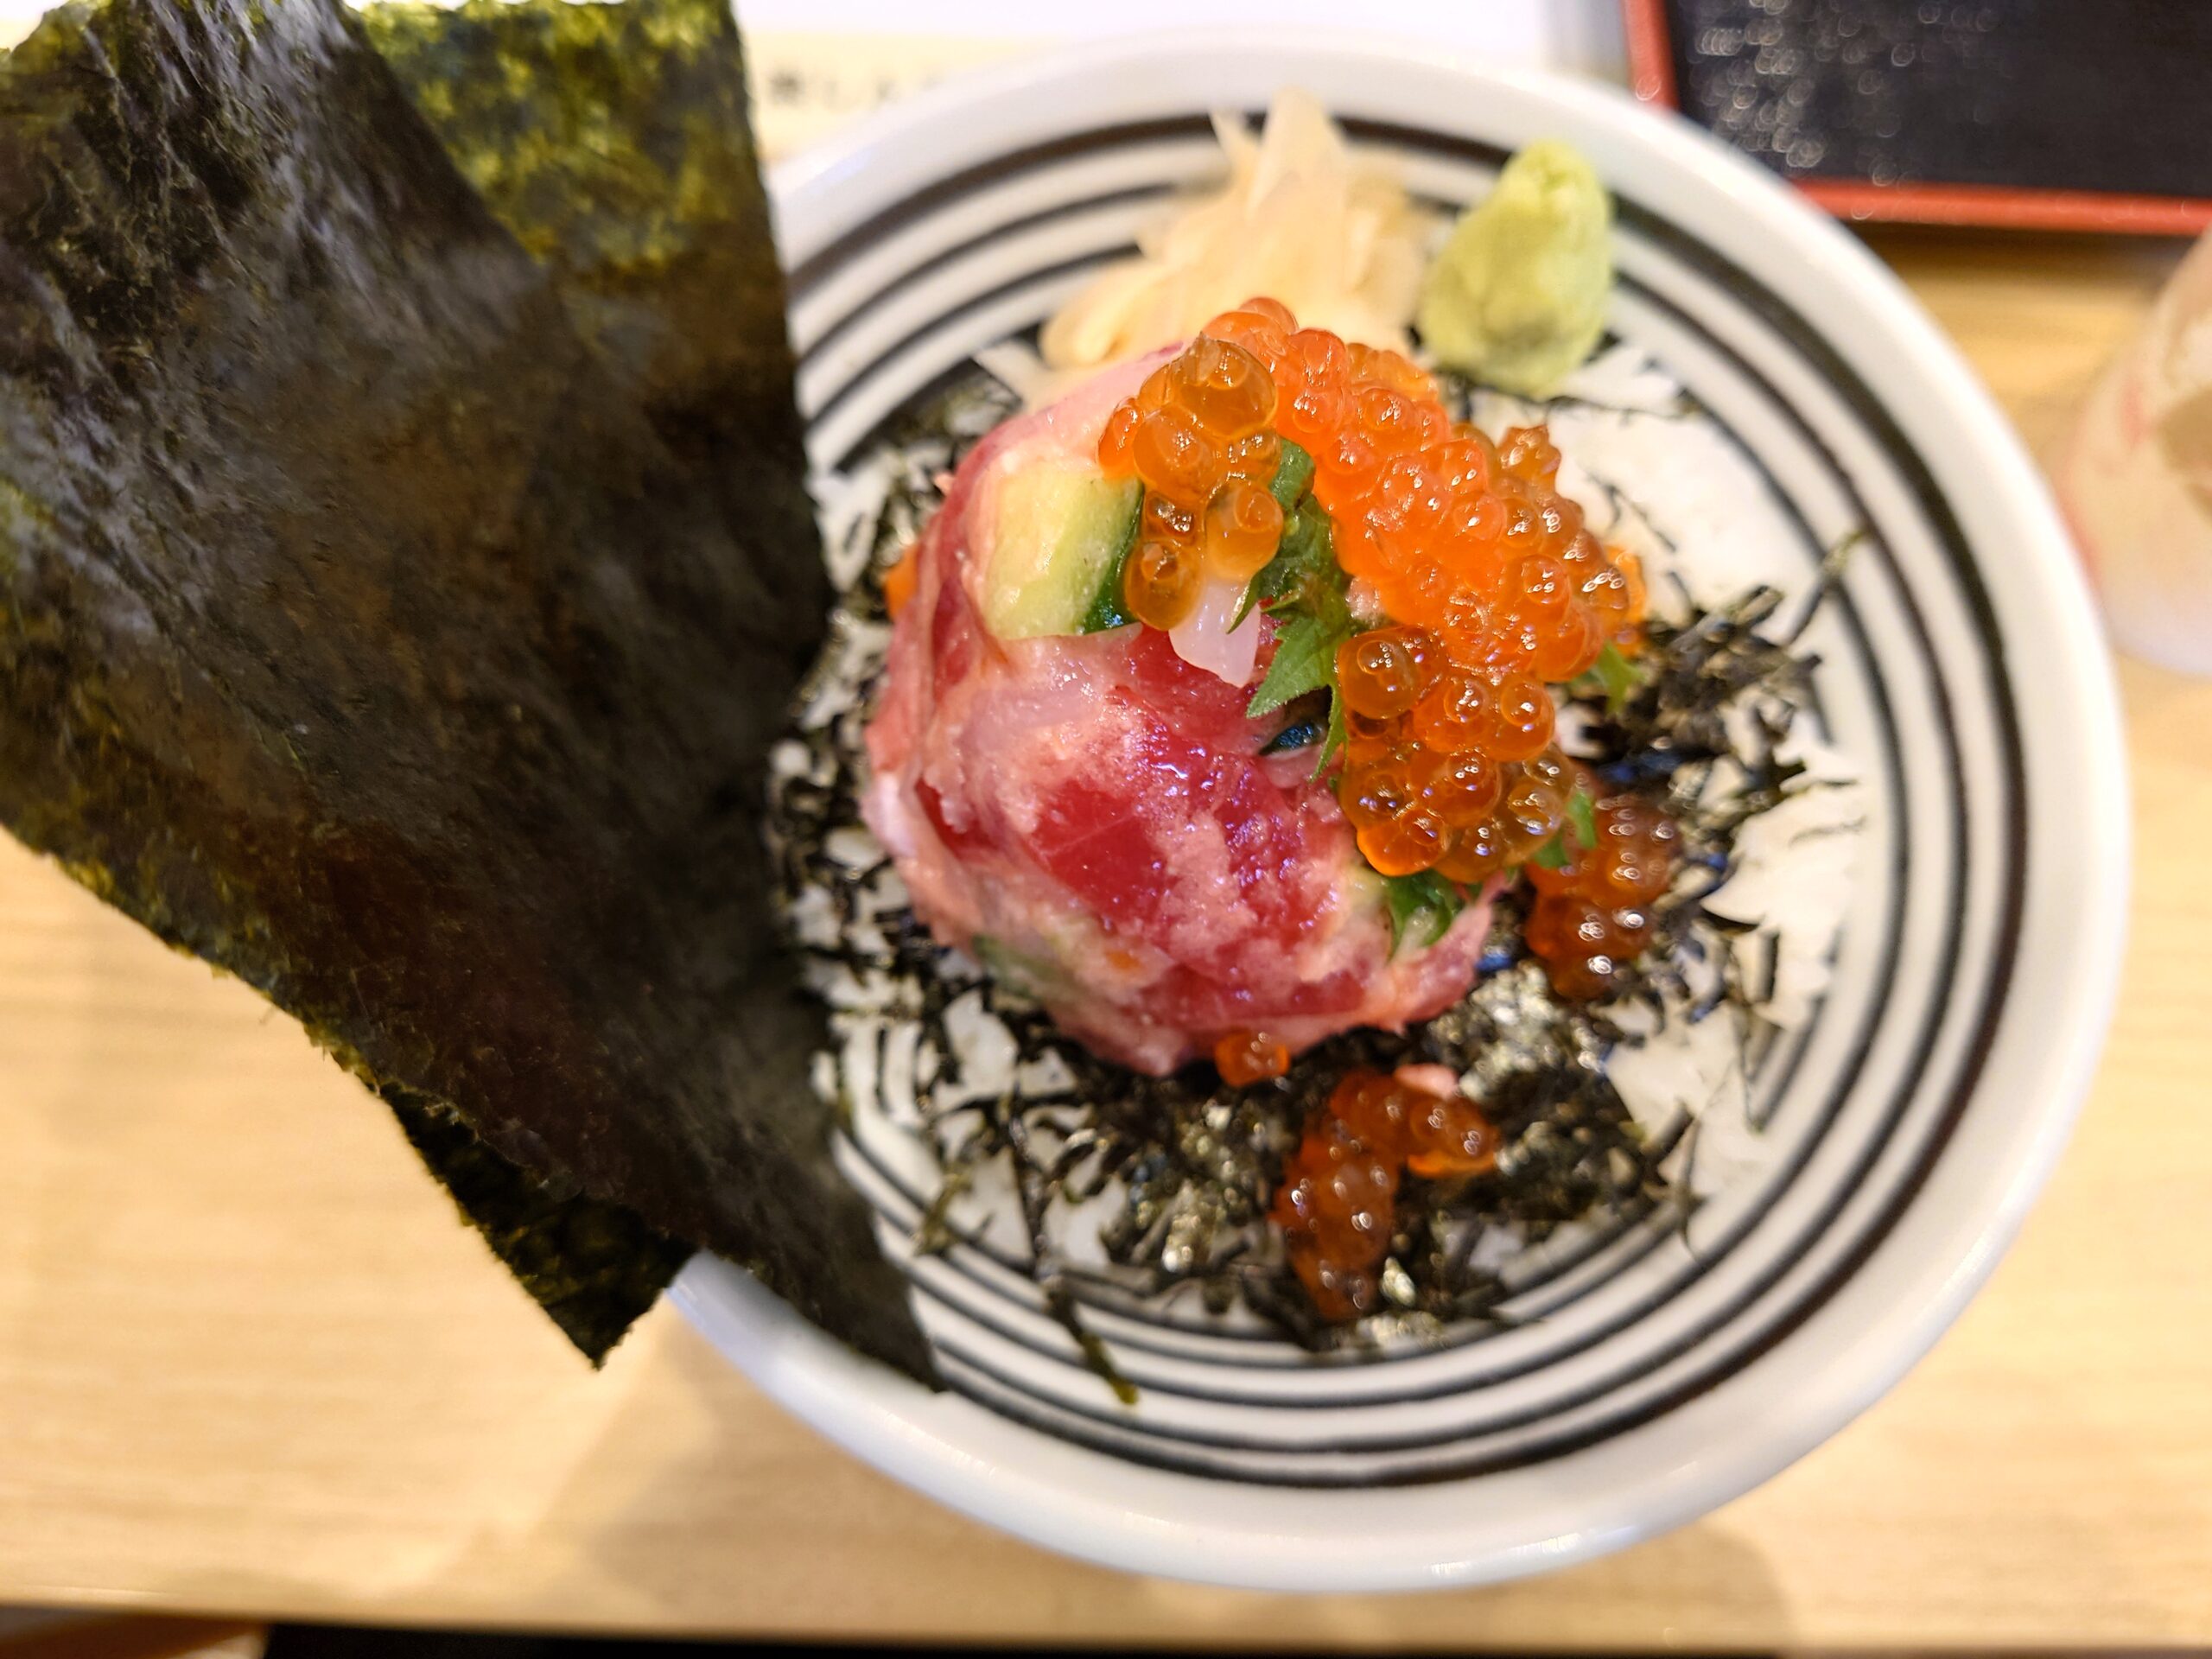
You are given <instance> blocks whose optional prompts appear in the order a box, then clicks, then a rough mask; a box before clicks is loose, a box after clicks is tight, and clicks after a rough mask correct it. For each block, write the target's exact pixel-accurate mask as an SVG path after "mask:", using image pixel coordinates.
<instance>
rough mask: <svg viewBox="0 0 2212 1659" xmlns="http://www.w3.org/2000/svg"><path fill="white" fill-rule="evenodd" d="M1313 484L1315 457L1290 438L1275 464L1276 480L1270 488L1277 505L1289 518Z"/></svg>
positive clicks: (1283, 445)
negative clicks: (1291, 511) (1292, 510)
mask: <svg viewBox="0 0 2212 1659" xmlns="http://www.w3.org/2000/svg"><path fill="white" fill-rule="evenodd" d="M1312 486H1313V456H1312V455H1310V454H1307V453H1306V449H1305V447H1304V446H1303V445H1301V444H1297V443H1294V442H1291V441H1290V440H1289V439H1288V438H1285V439H1284V440H1283V441H1282V455H1281V459H1279V460H1278V461H1276V462H1275V475H1274V480H1273V481H1272V482H1271V483H1270V484H1269V485H1268V490H1269V492H1270V493H1272V494H1273V495H1274V499H1275V505H1277V506H1279V507H1281V509H1282V510H1283V512H1284V514H1285V515H1286V516H1287V515H1288V514H1289V512H1290V510H1291V509H1292V508H1293V507H1294V506H1296V505H1298V504H1299V502H1300V500H1302V499H1304V498H1305V495H1306V491H1307V490H1308V489H1310V488H1311V487H1312Z"/></svg>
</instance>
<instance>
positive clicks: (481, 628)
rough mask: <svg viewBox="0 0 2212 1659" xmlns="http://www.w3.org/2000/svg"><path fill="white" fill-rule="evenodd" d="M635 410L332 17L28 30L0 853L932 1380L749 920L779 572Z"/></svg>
mask: <svg viewBox="0 0 2212 1659" xmlns="http://www.w3.org/2000/svg"><path fill="white" fill-rule="evenodd" d="M744 321H745V323H746V326H747V327H753V328H756V329H760V330H768V329H772V330H774V331H775V333H776V334H777V336H778V337H780V331H781V328H782V318H781V315H780V313H779V314H777V315H774V316H772V317H768V316H754V317H751V318H749V319H746V320H744ZM627 385H630V382H629V381H628V380H627V379H626V377H625V375H624V374H623V372H620V371H618V370H613V369H610V368H609V366H608V365H607V363H606V361H605V360H604V359H602V358H601V355H600V354H599V353H597V352H595V351H594V349H593V347H592V346H588V345H587V344H586V343H585V341H584V340H582V339H581V338H580V337H579V336H578V334H577V333H576V331H575V327H573V326H572V323H571V321H570V316H569V310H568V308H566V306H565V305H564V302H563V297H562V296H561V295H560V293H559V292H558V291H557V290H556V288H555V287H554V286H553V284H552V283H551V282H550V279H549V277H548V276H547V274H546V272H545V271H544V270H543V269H541V268H540V267H539V266H538V265H537V264H535V263H533V261H532V260H531V258H530V257H529V256H528V255H527V254H525V253H524V251H523V250H522V248H521V247H520V246H519V245H518V244H517V242H516V241H515V240H514V238H512V236H511V235H510V234H509V233H508V232H506V231H505V229H503V228H502V227H501V226H499V223H498V222H497V221H496V220H495V219H493V216H492V214H491V213H490V212H489V211H488V210H487V209H486V207H485V205H484V203H483V201H482V200H480V198H479V197H478V195H477V194H476V193H475V192H474V190H472V189H471V188H470V187H469V186H468V184H467V182H466V181H465V180H464V179H463V178H462V177H461V175H460V174H459V173H458V172H457V171H456V170H455V169H454V166H453V164H452V162H450V161H449V160H448V157H447V156H446V155H445V153H444V151H443V150H442V149H441V148H440V145H439V143H438V141H437V139H436V137H435V136H434V135H433V134H432V133H431V131H430V130H429V128H428V127H426V126H425V125H424V124H423V122H422V121H421V119H420V118H418V117H417V116H416V114H415V112H414V111H413V110H412V109H411V108H410V105H409V104H408V101H407V99H406V97H405V95H404V93H403V92H402V91H401V89H400V86H398V84H397V81H396V80H395V79H393V77H392V75H391V72H390V71H389V70H388V69H387V68H386V67H385V64H384V63H383V62H382V60H380V59H378V57H377V56H376V54H374V52H373V51H372V50H371V49H370V48H369V47H368V45H367V44H366V42H365V38H364V36H363V35H362V34H361V32H360V26H359V24H358V23H357V22H353V21H352V20H351V19H350V18H348V17H347V16H346V14H345V13H343V12H342V11H341V10H340V9H339V8H338V7H337V6H336V5H335V4H334V3H332V0H258V3H249V0H109V3H107V4H105V5H103V6H101V7H99V8H98V9H96V10H85V11H76V12H70V13H57V14H54V15H53V16H49V18H48V20H47V22H45V23H44V24H42V25H41V29H39V30H38V32H37V33H35V35H33V36H32V38H31V39H30V41H28V42H26V43H25V45H24V46H22V48H18V49H17V51H16V53H15V54H12V55H11V56H10V57H9V58H7V59H6V60H0V823H5V824H6V825H7V826H8V827H9V828H10V829H12V830H14V831H15V833H16V834H17V835H18V836H21V837H22V839H23V840H24V841H26V842H29V844H31V845H32V846H34V847H35V848H38V849H42V850H44V851H47V852H49V853H52V854H54V855H56V856H57V857H59V858H60V859H61V860H63V861H64V862H65V863H66V865H67V868H69V869H70V870H71V872H72V873H73V874H75V875H76V876H77V877H78V878H79V880H82V881H84V882H85V883H86V885H87V886H88V887H92V889H93V890H94V891H96V892H98V893H99V894H100V895H101V896H102V897H104V898H105V899H108V900H109V901H110V902H111V903H114V904H116V905H118V906H120V907H121V908H123V909H124V910H125V911H127V912H129V913H130V914H131V915H133V916H135V917H136V918H138V919H139V920H140V921H141V922H143V923H144V924H145V925H147V926H148V927H149V928H151V929H152V930H153V931H156V933H158V934H159V935H161V936H162V938H165V939H167V940H168V941H169V942H170V943H172V944H176V945H179V946H181V947H182V948H184V949H186V950H191V951H193V952H194V953H195V954H197V955H200V956H201V957H205V958H207V960H209V961H211V962H213V963H217V964H219V965H220V966H222V967H224V968H226V969H229V970H230V971H232V972H233V973H235V974H237V975H238V976H240V977H241V978H243V979H245V980H247V981H248V982H251V983H252V984H253V985H254V986H256V987H257V988H259V989H260V990H262V991H263V992H264V994H266V995H269V996H270V998H271V999H272V1000H273V1001H276V1002H277V1004H278V1005H279V1006H281V1007H284V1008H286V1009H287V1010H289V1012H291V1013H292V1014H296V1015H297V1016H298V1017H299V1018H300V1019H301V1020H302V1021H303V1023H305V1024H306V1026H307V1027H308V1029H309V1031H310V1032H311V1033H314V1034H315V1036H316V1037H317V1038H318V1039H320V1040H321V1041H322V1042H324V1043H325V1044H326V1045H327V1046H329V1047H330V1048H331V1049H332V1050H333V1052H335V1053H337V1054H339V1055H340V1056H341V1057H342V1058H344V1059H345V1060H346V1063H347V1064H348V1065H352V1066H353V1068H354V1069H355V1070H356V1071H359V1073H360V1074H361V1075H362V1076H363V1077H364V1078H365V1080H366V1081H369V1082H371V1083H372V1084H373V1085H374V1086H376V1087H378V1089H379V1090H381V1091H382V1092H384V1093H385V1095H386V1096H387V1097H388V1098H397V1099H399V1100H401V1101H403V1102H408V1103H411V1102H421V1103H427V1104H430V1105H432V1106H435V1107H436V1108H440V1109H450V1110H453V1111H454V1112H457V1113H458V1115H459V1116H460V1117H461V1119H463V1120H464V1121H466V1122H467V1124H468V1125H469V1126H470V1128H472V1129H473V1130H474V1132H475V1133H476V1134H477V1135H480V1137H481V1138H482V1139H483V1141H485V1142H486V1143H487V1144H488V1145H489V1146H491V1147H493V1149H495V1150H496V1151H498V1152H499V1154H501V1155H502V1156H503V1157H505V1158H506V1159H507V1160H511V1161H512V1162H513V1163H515V1164H517V1165H518V1166H522V1167H524V1168H525V1169H527V1170H528V1171H529V1172H531V1174H532V1175H533V1176H535V1177H536V1178H537V1179H538V1181H539V1182H540V1183H542V1184H543V1185H542V1191H543V1193H544V1194H545V1196H546V1197H547V1198H549V1200H550V1201H556V1202H557V1201H560V1200H564V1199H567V1198H570V1197H572V1196H575V1195H578V1194H581V1195H583V1196H585V1197H588V1198H592V1199H595V1200H604V1201H607V1202H611V1203H616V1204H620V1205H625V1206H627V1207H630V1208H632V1209H634V1210H635V1211H637V1212H638V1213H639V1215H640V1216H641V1217H643V1218H644V1220H645V1222H646V1223H647V1224H650V1226H651V1227H652V1228H653V1229H656V1230H659V1231H662V1232H664V1233H667V1234H669V1235H671V1236H675V1237H678V1238H682V1239H685V1240H689V1241H693V1242H696V1243H700V1244H702V1245H704V1246H706V1247H707V1248H709V1249H715V1250H718V1251H720V1252H721V1253H722V1254H724V1255H728V1256H731V1257H732V1258H734V1259H735V1260H738V1261H740V1262H744V1263H745V1264H747V1266H749V1267H752V1268H753V1269H754V1270H755V1271H757V1272H758V1273H759V1274H760V1276H761V1277H762V1278H763V1279H764V1280H765V1281H766V1282H767V1283H768V1284H770V1285H771V1286H772V1287H774V1288H775V1289H776V1290H778V1291H779V1293H781V1294H784V1295H785V1296H786V1297H788V1298H789V1299H790V1300H792V1301H793V1302H794V1303H796V1304H797V1305H798V1306H799V1307H800V1308H801V1309H802V1310H803V1311H804V1312H805V1313H807V1314H808V1315H809V1316H810V1318H813V1319H816V1320H817V1321H818V1322H820V1323H821V1324H823V1325H825V1326H826V1327H827V1328H829V1330H831V1331H833V1332H836V1334H838V1335H840V1336H842V1337H844V1338H846V1339H848V1340H849V1341H851V1342H852V1343H854V1344H855V1345H856V1346H858V1347H860V1348H861V1349H863V1350H864V1351H868V1352H870V1353H873V1354H875V1355H877V1356H879V1357H883V1358H885V1359H887V1360H888V1361H890V1362H891V1363H894V1364H897V1365H899V1366H900V1367H902V1368H904V1369H906V1370H909V1371H912V1372H914V1373H915V1374H917V1375H926V1374H927V1372H928V1370H929V1364H928V1359H927V1355H926V1351H925V1345H924V1344H923V1341H922V1338H921V1337H920V1335H919V1332H918V1330H917V1329H916V1327H915V1326H914V1325H913V1322H912V1315H911V1313H910V1311H909V1309H908V1306H907V1303H906V1292H905V1285H904V1281H903V1280H902V1279H901V1278H900V1277H899V1274H897V1273H896V1272H895V1271H894V1270H893V1268H890V1267H889V1266H888V1264H887V1263H886V1262H884V1261H883V1260H882V1259H881V1257H880V1255H879V1254H878V1252H877V1250H876V1248H875V1244H874V1236H873V1233H872V1231H871V1230H870V1228H869V1225H868V1219H867V1215H866V1211H865V1210H864V1208H863V1206H862V1205H861V1203H860V1201H859V1199H858V1198H856V1197H855V1195H854V1194H853V1192H851V1190H850V1189H849V1187H847V1186H846V1185H845V1184H844V1183H843V1181H842V1179H840V1178H839V1177H838V1176H837V1174H836V1171H835V1169H834V1167H833V1166H832V1164H831V1161H830V1159H829V1152H828V1147H827V1129H828V1124H827V1122H826V1114H825V1113H824V1112H823V1109H821V1107H820V1106H819V1104H818V1103H817V1102H816V1100H815V1099H814V1097H813V1095H812V1093H811V1090H810V1088H809V1087H808V1079H807V1070H808V1065H809V1061H810V1057H811V1055H812V1053H813V1052H814V1049H815V1047H816V1046H817V1042H818V1040H819V1039H820V1035H821V1027H820V1016H819V1014H817V1011H816V1010H815V1008H814V1007H813V1005H812V1004H811V1003H810V1001H808V1000H807V999H805V998H804V997H803V996H801V995H799V994H798V991H797V990H796V988H795V987H794V984H793V982H792V976H791V970H790V968H789V965H788V963H786V962H785V960H784V959H783V958H782V957H781V956H780V955H779V952H778V950H777V948H776V947H775V945H774V944H773V943H772V929H771V928H770V926H769V925H768V914H769V893H768V871H767V859H766V851H765V849H764V848H763V845H762V842H761V840H760V813H761V809H762V786H763V780H764V772H765V764H766V752H767V749H768V747H769V746H770V744H771V743H772V742H773V741H774V740H775V738H776V737H777V735H778V734H779V730H780V727H781V722H782V719H783V713H784V708H785V698H786V696H787V695H788V693H789V691H790V689H791V686H792V685H793V683H795V681H796V678H797V677H798V673H799V672H800V671H801V670H802V669H803V668H804V664H805V663H806V661H807V660H808V658H809V656H810V653H811V651H812V649H813V647H814V645H815V644H816V642H817V639H818V638H819V636H820V632H821V630H822V626H823V612H822V609H821V607H820V605H819V602H818V595H819V588H820V582H821V576H820V571H819V568H818V562H817V550H816V548H815V546H814V544H813V540H812V537H811V536H806V537H803V538H801V539H800V540H799V541H798V543H796V544H794V542H793V540H792V539H791V537H789V536H784V537H754V536H747V537H743V538H740V537H735V536H734V535H733V534H732V532H731V529H730V524H729V520H728V516H727V511H728V502H727V501H726V500H725V499H723V498H722V497H721V494H720V493H719V492H718V491H717V490H715V489H714V488H711V487H709V486H706V485H704V484H702V482H701V481H700V480H699V479H698V478H697V477H696V475H695V473H694V471H693V470H692V468H691V467H689V466H687V465H686V464H685V462H684V461H683V460H682V459H680V458H679V457H678V456H677V455H676V454H673V453H672V452H671V449H670V448H668V446H667V445H666V444H664V442H663V441H662V439H661V438H660V436H659V435H658V434H657V433H656V431H655V429H654V425H653V423H652V421H651V420H650V419H649V418H648V417H647V416H646V415H645V413H644V412H643V411H642V410H641V409H640V408H639V403H638V400H637V398H636V397H634V396H632V395H631V391H629V390H626V386H627ZM632 389H633V388H632ZM756 413H760V411H756ZM760 418H764V419H772V422H773V423H774V429H773V430H772V431H770V432H768V433H766V435H764V442H772V443H777V444H785V443H788V442H790V438H791V425H790V423H791V422H793V421H794V420H795V418H796V417H795V416H793V415H792V413H791V410H789V407H788V405H787V404H785V405H784V406H783V407H782V408H780V409H779V410H775V411H774V412H773V413H772V416H771V415H767V414H760ZM771 486H772V487H775V488H779V489H781V490H785V491H788V492H791V493H792V495H793V496H794V497H796V496H797V494H798V491H799V489H800V485H799V481H798V479H797V477H796V476H791V475H785V476H783V477H781V478H780V479H772V480H771ZM800 518H803V509H802V506H801V505H800V504H798V503H796V502H787V503H786V504H785V512H783V513H782V514H781V515H780V516H779V517H772V518H770V519H769V520H768V522H770V523H772V524H790V523H793V522H798V519H800ZM480 1219H481V1217H480ZM603 1242H604V1241H603V1240H601V1241H599V1243H603ZM594 1248H596V1244H595V1245H594ZM636 1283H637V1281H634V1280H632V1281H624V1289H625V1294H630V1295H631V1296H632V1300H634V1293H635V1288H636ZM540 1294H541V1295H543V1294H544V1293H543V1290H542V1289H541V1290H540ZM570 1323H571V1326H572V1328H574V1326H575V1325H576V1324H578V1323H581V1322H580V1321H577V1320H575V1319H574V1318H573V1310H572V1319H571V1322H570Z"/></svg>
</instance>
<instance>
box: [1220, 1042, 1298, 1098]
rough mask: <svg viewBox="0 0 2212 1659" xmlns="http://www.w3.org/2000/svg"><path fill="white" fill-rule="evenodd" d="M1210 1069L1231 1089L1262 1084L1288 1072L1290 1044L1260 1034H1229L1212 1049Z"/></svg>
mask: <svg viewBox="0 0 2212 1659" xmlns="http://www.w3.org/2000/svg"><path fill="white" fill-rule="evenodd" d="M1213 1064H1214V1070H1216V1071H1218V1072H1220V1073H1221V1080H1222V1081H1223V1082H1224V1083H1225V1084H1228V1085H1229V1086H1230V1088H1232V1089H1243V1088H1244V1087H1246V1086H1248V1085H1249V1084H1255V1083H1265V1082H1267V1081H1268V1079H1269V1078H1271V1077H1281V1076H1282V1074H1283V1073H1284V1072H1286V1071H1289V1070H1290V1045H1289V1044H1287V1043H1285V1042H1281V1041H1279V1040H1278V1039H1275V1038H1273V1037H1270V1036H1268V1034H1267V1033H1265V1032H1260V1031H1232V1032H1230V1033H1229V1035H1227V1036H1226V1037H1224V1038H1223V1039H1221V1040H1220V1041H1219V1042H1217V1043H1216V1044H1215V1045H1214V1046H1213Z"/></svg>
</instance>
